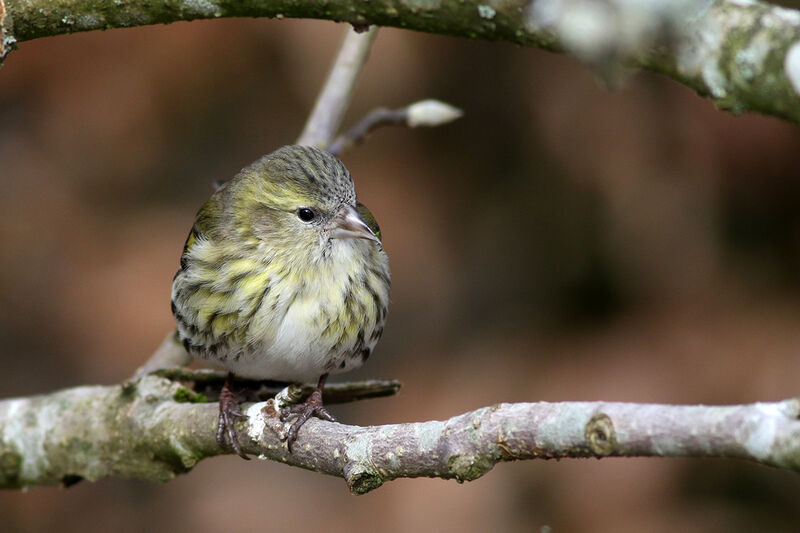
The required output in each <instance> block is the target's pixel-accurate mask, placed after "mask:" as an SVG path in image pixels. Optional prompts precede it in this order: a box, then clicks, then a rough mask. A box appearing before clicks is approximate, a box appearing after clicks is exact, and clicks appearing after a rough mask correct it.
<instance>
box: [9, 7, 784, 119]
mask: <svg viewBox="0 0 800 533" xmlns="http://www.w3.org/2000/svg"><path fill="white" fill-rule="evenodd" d="M219 17H272V18H284V17H302V18H317V19H328V20H334V21H341V22H349V23H351V24H353V25H355V26H357V27H359V28H363V27H364V26H366V25H378V26H393V27H397V28H406V29H411V30H417V31H424V32H429V33H438V34H445V35H454V36H459V37H465V38H469V39H485V40H490V41H505V42H509V43H515V44H519V45H523V46H533V47H538V48H544V49H548V50H554V51H566V52H569V53H571V54H573V55H576V56H577V57H580V58H581V59H583V60H585V61H587V62H589V63H590V64H592V65H593V66H594V67H595V68H596V69H597V71H598V72H600V73H601V74H602V75H604V76H606V77H608V78H611V79H612V80H616V79H619V78H620V76H622V75H623V74H624V71H625V69H627V68H644V69H647V70H651V71H653V72H658V73H661V74H665V75H667V76H669V77H672V78H674V79H676V80H679V81H680V82H682V83H684V84H686V85H688V86H689V87H692V88H693V89H695V90H696V91H697V92H699V93H700V94H702V95H705V96H708V97H709V98H711V99H712V100H713V101H714V102H715V103H716V104H717V105H718V106H719V107H721V108H724V109H729V110H731V111H733V112H743V111H758V112H761V113H765V114H770V115H775V116H777V117H781V118H784V119H787V120H791V121H794V122H798V121H800V97H799V96H798V94H800V12H798V11H796V10H792V9H786V8H781V7H777V6H773V5H770V4H767V3H762V2H757V1H752V0H714V1H711V0H674V1H670V2H663V1H658V0H532V1H531V0H502V1H501V0H486V1H480V0H459V1H458V2H455V1H444V0H320V1H316V2H296V1H294V0H255V1H252V2H241V1H236V0H204V1H203V2H197V1H195V0H130V1H126V2H108V1H105V0H0V33H2V39H0V57H2V56H4V55H5V54H7V53H8V51H9V50H11V48H12V46H13V45H14V43H19V42H23V41H27V40H30V39H36V38H38V37H45V36H50V35H59V34H64V33H73V32H79V31H90V30H98V29H110V28H122V27H130V26H141V25H145V24H159V23H170V22H175V21H180V20H194V19H208V18H219Z"/></svg>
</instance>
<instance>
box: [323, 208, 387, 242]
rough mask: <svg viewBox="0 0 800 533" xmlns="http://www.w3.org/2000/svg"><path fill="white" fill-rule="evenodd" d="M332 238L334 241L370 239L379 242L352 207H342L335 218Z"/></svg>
mask: <svg viewBox="0 0 800 533" xmlns="http://www.w3.org/2000/svg"><path fill="white" fill-rule="evenodd" d="M331 237H333V238H334V239H369V240H371V241H375V242H379V241H378V238H377V237H376V236H375V234H374V233H373V232H372V230H371V229H369V226H367V223H366V222H364V219H362V218H361V215H359V214H358V211H356V208H355V207H353V206H350V205H346V206H344V207H342V208H341V209H340V210H339V212H338V213H336V216H335V217H333V231H332V232H331Z"/></svg>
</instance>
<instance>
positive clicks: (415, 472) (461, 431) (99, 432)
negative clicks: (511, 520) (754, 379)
mask: <svg viewBox="0 0 800 533" xmlns="http://www.w3.org/2000/svg"><path fill="white" fill-rule="evenodd" d="M176 399H180V400H183V401H182V402H179V401H176ZM187 400H188V401H187ZM191 400H192V396H191V394H187V392H186V387H184V386H183V385H181V384H180V383H177V382H174V381H170V380H167V379H164V378H159V377H156V376H146V377H144V378H142V379H141V380H139V381H138V382H130V383H127V384H124V385H116V386H110V387H78V388H74V389H67V390H64V391H60V392H55V393H52V394H47V395H43V396H34V397H27V398H17V399H10V400H4V401H0V435H2V436H3V438H2V439H1V440H0V458H2V462H1V463H0V487H4V488H22V487H34V486H38V485H48V484H58V483H63V482H68V481H74V480H75V479H77V478H86V479H90V480H95V479H100V478H103V477H111V476H113V477H124V478H134V479H142V480H147V481H165V480H168V479H171V478H172V477H174V476H175V475H177V474H181V473H184V472H187V471H188V470H190V469H191V468H192V467H193V466H194V465H195V464H197V463H198V462H199V461H201V460H202V459H204V458H206V457H212V456H215V455H219V454H221V453H225V452H223V451H222V450H221V449H220V448H219V447H218V446H217V444H216V440H215V428H216V420H217V406H216V405H214V404H210V403H200V404H196V403H191ZM267 407H268V404H264V403H257V404H252V405H250V406H249V408H247V409H246V413H247V419H246V420H245V421H244V422H242V424H241V426H240V435H242V436H245V435H247V436H249V438H246V437H243V438H242V445H243V448H244V450H245V451H246V452H247V453H250V454H256V455H258V456H259V457H261V458H263V459H271V460H276V461H281V462H285V463H287V464H290V465H294V466H299V467H302V468H306V469H309V470H313V471H316V472H321V473H325V474H330V475H335V476H340V477H343V478H344V479H345V480H346V481H347V484H348V486H349V487H350V489H351V490H352V491H353V492H355V493H358V494H361V493H364V492H368V491H370V490H372V489H374V488H377V487H378V486H380V485H381V484H382V483H385V482H386V481H389V480H392V479H396V478H400V477H440V478H446V479H457V480H459V481H469V480H473V479H476V478H478V477H480V476H482V475H483V474H485V473H486V472H488V471H489V470H490V469H491V468H492V467H493V466H494V465H495V464H497V463H498V462H501V461H511V460H517V459H537V458H539V459H547V458H557V457H597V458H601V457H608V456H618V457H622V456H626V457H632V456H658V457H733V458H740V459H748V460H751V461H756V462H759V463H762V464H766V465H770V466H774V467H778V468H784V469H788V470H793V471H798V472H800V419H798V417H799V416H800V400H798V399H792V400H786V401H783V402H777V403H757V404H749V405H736V406H724V407H716V406H673V405H652V404H629V403H607V402H563V403H545V402H539V403H520V404H500V405H495V406H492V407H484V408H482V409H478V410H476V411H472V412H469V413H465V414H462V415H459V416H456V417H453V418H451V419H449V420H445V421H431V422H419V423H411V424H391V425H385V426H374V427H356V426H347V425H343V424H336V423H331V422H325V421H321V420H316V419H312V420H309V421H308V422H307V423H306V424H305V425H304V426H303V428H302V429H301V430H300V434H299V436H298V439H297V442H296V443H295V445H294V446H293V453H289V452H288V451H287V449H286V444H285V443H284V442H283V441H281V440H280V438H279V436H278V435H276V434H275V433H274V432H273V431H272V430H271V429H269V427H270V424H272V423H273V422H274V418H272V417H271V416H269V415H268V414H265V408H267ZM266 410H267V411H268V409H266Z"/></svg>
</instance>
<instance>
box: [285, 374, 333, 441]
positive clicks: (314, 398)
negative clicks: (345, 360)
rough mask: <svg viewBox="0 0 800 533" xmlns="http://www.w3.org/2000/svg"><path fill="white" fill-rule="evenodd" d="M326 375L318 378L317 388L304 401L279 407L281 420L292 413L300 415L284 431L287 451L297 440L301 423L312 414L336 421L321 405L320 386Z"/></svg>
mask: <svg viewBox="0 0 800 533" xmlns="http://www.w3.org/2000/svg"><path fill="white" fill-rule="evenodd" d="M327 377H328V375H327V374H325V375H323V376H322V377H320V378H319V383H318V384H317V389H316V390H315V391H314V392H312V393H311V396H309V397H308V399H306V401H304V402H303V403H299V404H297V405H290V406H288V407H284V408H283V409H281V421H284V420H286V418H288V417H289V415H292V414H299V415H300V416H298V417H297V420H295V421H294V422H293V423H292V425H291V427H290V428H289V431H288V432H287V433H286V446H287V447H288V448H289V453H291V452H292V445H293V444H294V441H296V440H297V433H298V432H299V431H300V428H301V427H303V424H305V423H306V422H307V421H308V419H309V418H311V417H312V416H316V417H317V418H321V419H323V420H327V421H328V422H336V417H334V416H333V415H332V414H330V413H329V412H328V410H327V409H325V407H323V406H322V388H323V387H324V386H325V380H326V379H327Z"/></svg>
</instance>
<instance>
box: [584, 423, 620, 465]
mask: <svg viewBox="0 0 800 533" xmlns="http://www.w3.org/2000/svg"><path fill="white" fill-rule="evenodd" d="M585 436H586V443H587V444H588V445H589V449H591V450H592V452H593V453H595V454H597V455H601V456H602V455H611V454H612V453H614V452H616V450H617V434H616V431H614V423H613V422H612V421H611V418H609V416H608V415H607V414H605V413H597V414H595V415H594V416H593V417H592V418H591V420H589V423H588V424H586V430H585Z"/></svg>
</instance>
